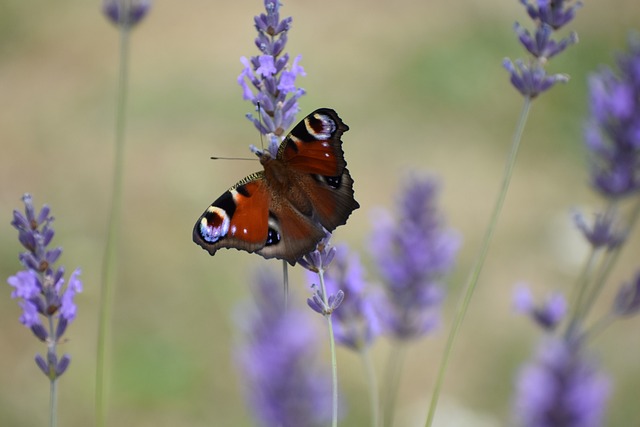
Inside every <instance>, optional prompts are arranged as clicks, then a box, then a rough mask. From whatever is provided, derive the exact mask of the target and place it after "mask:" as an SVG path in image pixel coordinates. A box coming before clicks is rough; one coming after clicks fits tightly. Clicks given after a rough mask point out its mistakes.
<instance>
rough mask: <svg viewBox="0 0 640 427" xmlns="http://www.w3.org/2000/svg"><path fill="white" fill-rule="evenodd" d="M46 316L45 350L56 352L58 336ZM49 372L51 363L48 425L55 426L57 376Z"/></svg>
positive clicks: (56, 414)
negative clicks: (47, 329)
mask: <svg viewBox="0 0 640 427" xmlns="http://www.w3.org/2000/svg"><path fill="white" fill-rule="evenodd" d="M43 283H44V282H43ZM47 317H48V318H49V337H50V340H51V341H50V342H49V346H50V347H51V349H49V348H47V352H52V353H53V354H56V347H57V342H58V337H57V336H56V330H55V328H54V327H53V316H47ZM47 356H48V354H47ZM47 359H48V357H47ZM54 369H55V367H54ZM51 372H52V371H51V365H49V427H56V426H57V425H58V378H57V375H55V374H54V375H55V376H54V375H52V373H51Z"/></svg>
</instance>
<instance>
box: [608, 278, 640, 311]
mask: <svg viewBox="0 0 640 427" xmlns="http://www.w3.org/2000/svg"><path fill="white" fill-rule="evenodd" d="M613 312H614V313H615V314H617V315H619V316H633V315H635V314H638V312H640V272H639V273H637V274H636V277H635V278H634V279H633V280H632V281H631V282H628V283H624V284H623V285H622V286H621V287H620V290H618V294H617V295H616V298H615V300H614V304H613Z"/></svg>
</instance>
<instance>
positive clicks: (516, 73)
mask: <svg viewBox="0 0 640 427" xmlns="http://www.w3.org/2000/svg"><path fill="white" fill-rule="evenodd" d="M502 65H503V66H504V68H505V69H506V70H507V71H509V74H510V75H511V84H512V85H513V87H515V88H516V89H518V91H519V92H520V93H521V94H522V95H524V96H526V97H529V98H532V99H533V98H535V97H537V96H538V95H540V94H541V93H542V92H545V91H547V90H549V89H551V88H552V87H553V86H554V85H555V84H556V83H566V82H568V81H569V76H567V75H566V74H554V75H548V74H547V72H546V70H545V69H544V67H542V65H540V64H539V63H537V62H532V63H531V65H529V66H527V65H525V63H524V62H523V61H522V60H520V59H518V60H516V63H515V66H514V64H513V62H511V60H510V59H508V58H505V60H504V61H503V63H502Z"/></svg>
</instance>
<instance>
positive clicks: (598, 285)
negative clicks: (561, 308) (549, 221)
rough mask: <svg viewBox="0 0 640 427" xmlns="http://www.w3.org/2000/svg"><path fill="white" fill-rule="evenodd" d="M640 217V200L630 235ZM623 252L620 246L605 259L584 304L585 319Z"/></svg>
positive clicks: (630, 226) (630, 222) (633, 211)
mask: <svg viewBox="0 0 640 427" xmlns="http://www.w3.org/2000/svg"><path fill="white" fill-rule="evenodd" d="M638 217H640V199H638V201H637V202H636V205H635V206H634V208H633V210H632V212H631V215H630V217H629V228H628V230H627V233H628V234H631V231H632V230H633V228H634V227H635V225H636V223H637V222H638ZM621 250H622V246H618V247H616V248H615V249H613V250H611V251H610V253H609V254H608V256H607V257H606V258H605V260H604V262H603V264H602V267H601V268H600V271H599V272H598V274H597V276H596V279H595V284H594V287H593V289H591V293H590V294H589V296H588V297H587V301H586V302H585V304H584V308H583V310H582V318H585V317H586V316H587V315H588V314H589V311H591V308H592V307H593V304H594V303H595V302H596V300H597V299H598V297H599V296H600V293H602V289H603V288H604V284H605V283H606V281H607V278H608V277H609V274H610V273H611V270H612V269H613V266H614V265H615V264H616V261H617V260H618V256H619V255H620V252H621Z"/></svg>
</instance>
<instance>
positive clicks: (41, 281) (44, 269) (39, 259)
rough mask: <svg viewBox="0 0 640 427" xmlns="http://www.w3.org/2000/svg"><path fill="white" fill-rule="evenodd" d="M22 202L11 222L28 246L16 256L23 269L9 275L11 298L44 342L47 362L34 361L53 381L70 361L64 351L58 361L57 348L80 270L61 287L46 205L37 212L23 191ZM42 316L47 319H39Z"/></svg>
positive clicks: (71, 310)
mask: <svg viewBox="0 0 640 427" xmlns="http://www.w3.org/2000/svg"><path fill="white" fill-rule="evenodd" d="M22 201H23V202H24V205H25V214H24V215H23V214H22V213H21V212H19V211H17V210H14V211H13V221H12V222H11V225H13V227H14V228H16V229H17V230H18V239H19V240H20V243H21V244H22V245H23V246H24V247H25V248H26V249H27V251H26V252H22V253H21V254H20V255H19V259H20V262H21V263H22V265H23V266H24V267H25V270H24V271H19V272H18V273H16V274H15V275H14V276H11V277H9V278H8V279H7V282H8V283H9V285H10V286H12V287H13V292H12V293H11V298H14V299H19V300H20V301H19V303H18V304H19V305H20V307H21V308H22V315H21V316H20V323H22V324H23V325H25V326H26V327H28V328H29V329H31V331H32V332H33V334H34V335H35V336H36V337H37V338H38V339H39V340H40V341H43V342H46V343H47V346H48V350H47V357H46V361H45V358H44V357H42V356H41V355H39V354H38V355H36V364H37V365H38V367H40V369H41V370H42V372H43V373H44V374H45V375H47V376H48V377H49V378H50V379H51V381H54V380H55V379H56V378H58V377H59V376H60V375H62V374H63V373H64V372H65V371H66V369H67V367H68V366H69V362H70V360H71V359H70V357H69V355H66V354H65V355H64V356H62V358H60V359H59V360H58V357H57V354H56V348H57V344H58V343H59V342H60V339H61V338H62V336H63V335H64V333H65V332H66V330H67V327H68V326H69V325H70V324H71V322H73V320H74V319H75V317H76V311H77V309H76V305H75V303H74V301H73V299H74V297H75V295H76V294H77V293H78V292H82V282H81V281H80V279H78V276H79V275H80V270H79V269H76V270H75V271H74V272H73V273H72V274H71V277H70V278H69V282H68V284H67V286H64V268H63V267H58V268H55V267H54V263H55V262H56V261H57V260H58V258H59V257H60V255H61V254H62V249H61V248H54V249H49V248H48V246H49V244H50V243H51V240H52V239H53V236H54V230H53V228H52V227H51V222H52V221H53V217H52V216H50V215H49V212H50V210H49V207H48V206H46V205H45V206H44V207H43V208H42V209H41V210H40V212H39V213H38V214H37V215H36V212H35V209H34V207H33V202H32V199H31V196H30V195H29V194H25V195H24V196H23V197H22ZM41 316H42V317H44V318H45V319H47V321H46V322H42V320H41ZM45 325H47V326H46V327H45Z"/></svg>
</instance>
